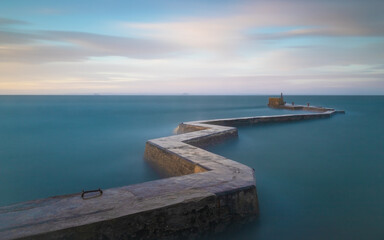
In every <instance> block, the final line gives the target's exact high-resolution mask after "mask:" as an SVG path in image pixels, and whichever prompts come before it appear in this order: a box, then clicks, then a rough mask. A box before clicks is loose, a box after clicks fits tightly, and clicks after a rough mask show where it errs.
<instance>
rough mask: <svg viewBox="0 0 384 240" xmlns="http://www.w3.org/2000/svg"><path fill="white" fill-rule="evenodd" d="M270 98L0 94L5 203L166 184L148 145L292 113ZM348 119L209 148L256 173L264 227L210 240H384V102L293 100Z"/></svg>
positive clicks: (249, 135) (269, 129)
mask: <svg viewBox="0 0 384 240" xmlns="http://www.w3.org/2000/svg"><path fill="white" fill-rule="evenodd" d="M267 100H268V97H266V96H230V97H228V96H0V193H1V194H0V205H8V204H12V203H15V202H19V201H26V200H32V199H37V198H44V197H48V196H53V195H58V194H67V193H74V192H79V191H81V190H82V189H93V188H99V187H101V188H103V189H105V188H110V187H117V186H123V185H128V184H133V183H139V182H144V181H149V180H154V179H157V178H159V176H158V175H157V174H156V173H155V172H154V171H153V170H152V169H151V168H150V167H149V166H147V165H146V164H145V162H144V161H143V159H142V156H143V153H144V147H145V141H146V140H148V139H152V138H157V137H163V136H168V135H170V134H172V130H173V129H174V128H175V127H176V126H177V125H178V124H179V123H180V122H183V121H191V120H199V119H212V118H226V117H242V116H257V115H275V114H286V113H292V112H290V111H284V110H273V109H268V108H266V103H267ZM286 100H287V101H288V102H291V101H295V102H296V103H306V102H310V103H311V104H313V105H320V106H327V107H334V108H337V109H343V110H346V111H347V114H346V115H337V116H334V117H332V118H330V119H322V120H313V121H306V122H296V123H284V124H265V125H259V126H253V127H242V128H240V129H239V138H238V139H234V140H230V141H227V142H225V143H222V144H219V145H216V146H212V147H210V148H209V150H211V151H213V152H216V153H218V154H221V155H223V156H226V157H228V158H231V159H233V160H236V161H239V162H242V163H244V164H246V165H249V166H251V167H253V168H255V170H256V179H257V188H258V194H259V201H260V212H261V213H260V216H259V218H258V220H257V221H254V222H252V223H250V224H247V225H245V226H243V227H242V228H240V229H238V228H236V229H234V228H232V229H228V230H227V231H226V232H225V233H224V234H219V235H215V236H213V237H211V238H213V239H253V238H254V239H384V174H383V173H384V150H383V149H384V127H383V126H382V121H383V120H382V119H384V109H383V106H384V97H335V96H332V97H329V96H288V97H287V98H286Z"/></svg>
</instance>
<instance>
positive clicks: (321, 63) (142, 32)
mask: <svg viewBox="0 0 384 240" xmlns="http://www.w3.org/2000/svg"><path fill="white" fill-rule="evenodd" d="M232 4H233V3H232ZM110 7H111V8H113V6H110ZM383 8H384V2H383V1H374V0H372V1H369V2H362V1H354V0H351V1H348V4H346V3H345V2H343V1H338V0H335V1H328V0H326V1H301V0H292V1H275V0H273V1H270V0H269V1H266V0H265V1H257V2H253V1H244V2H240V4H239V3H238V2H236V4H233V7H231V8H230V9H231V11H223V12H220V8H218V12H216V13H215V14H214V15H212V16H207V15H205V16H202V15H193V14H192V15H183V14H180V13H179V12H178V13H177V14H172V13H170V15H169V17H168V18H167V17H163V18H162V19H161V20H159V19H156V18H144V20H143V18H138V19H135V18H134V17H130V18H129V20H124V19H125V18H124V17H120V18H117V19H115V18H111V16H110V15H108V14H106V15H104V17H105V18H106V20H105V22H108V24H109V25H108V24H106V25H108V26H110V29H108V31H103V30H102V29H101V28H100V30H99V31H93V32H91V31H88V29H87V30H85V31H74V30H72V29H71V27H70V26H69V25H68V24H67V25H65V27H63V28H62V29H65V30H61V31H58V30H47V28H44V27H41V28H39V26H38V25H37V26H35V27H33V28H30V27H25V28H23V26H28V25H27V24H26V22H24V21H18V20H15V19H8V18H0V71H1V72H2V75H1V76H0V84H1V83H2V84H3V85H1V86H0V89H2V91H3V92H7V91H8V92H17V91H19V90H20V91H21V92H23V91H27V90H25V89H27V88H29V89H31V91H34V92H35V93H37V92H38V91H39V86H40V87H41V88H42V89H44V91H51V92H52V93H71V91H72V92H77V93H80V92H81V93H86V92H87V91H88V92H90V93H92V92H102V91H97V89H100V90H105V91H104V92H105V93H137V94H139V93H158V94H159V93H164V94H166V93H181V92H189V93H196V94H198V93H202V94H212V93H218V94H219V93H221V94H230V93H232V94H242V93H247V94H250V93H270V92H273V91H274V89H276V86H278V88H279V91H280V90H283V91H286V92H288V93H300V92H305V93H317V94H318V93H355V91H359V90H361V91H362V92H364V93H367V92H371V93H375V94H377V93H384V86H383V85H384V84H383V68H382V66H383V59H384V48H383V47H382V46H383V45H384V15H383V14H381V10H382V9H383ZM53 9H55V8H53ZM153 11H156V9H154V10H153ZM47 13H50V11H48V12H47ZM52 13H53V14H54V15H57V14H56V13H57V12H55V11H53V12H52ZM43 15H44V16H45V15H46V14H45V13H44V14H43ZM39 17H41V16H39ZM50 17H52V16H50ZM82 17H83V16H82ZM87 17H89V16H88V15H87V13H84V18H87ZM93 17H95V16H93ZM97 17H99V16H97ZM54 19H60V20H61V21H64V20H65V19H67V20H70V19H69V17H67V18H66V17H65V15H63V16H60V17H58V16H54ZM139 19H140V20H139ZM113 23H115V25H113ZM88 24H89V23H88ZM48 25H49V24H48ZM85 28H86V27H85ZM48 29H49V28H48ZM111 29H113V30H111ZM113 32H114V33H113ZM31 63H33V64H31ZM202 85H204V88H202V87H201V86H202ZM23 86H24V90H23ZM87 86H88V87H89V88H87ZM32 89H33V90H32ZM87 89H89V90H87ZM148 89H151V90H148ZM311 89H316V91H314V90H311ZM82 91H85V92H82ZM311 91H312V92H311Z"/></svg>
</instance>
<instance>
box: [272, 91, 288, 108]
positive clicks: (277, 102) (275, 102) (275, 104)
mask: <svg viewBox="0 0 384 240" xmlns="http://www.w3.org/2000/svg"><path fill="white" fill-rule="evenodd" d="M284 104H285V102H284V98H283V94H281V96H280V97H279V98H274V97H270V98H269V102H268V106H269V107H278V106H282V105H284Z"/></svg>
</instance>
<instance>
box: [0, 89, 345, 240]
mask: <svg viewBox="0 0 384 240" xmlns="http://www.w3.org/2000/svg"><path fill="white" fill-rule="evenodd" d="M269 106H270V107H276V106H277V107H276V108H284V109H290V110H306V111H311V112H313V113H308V114H290V115H278V116H258V117H244V118H228V119H214V120H203V121H193V122H186V123H181V124H180V125H179V126H178V127H177V128H176V129H175V132H176V135H172V136H169V137H163V138H158V139H152V140H148V141H147V143H146V147H145V152H144V157H145V159H146V160H147V161H148V162H150V163H151V164H153V165H155V166H157V167H158V168H159V169H162V170H163V171H165V172H166V174H167V175H168V176H170V177H168V178H164V179H160V180H155V181H150V182H145V183H140V184H135V185H128V186H124V187H119V188H111V189H106V190H104V191H101V190H99V191H100V196H99V197H96V198H90V199H88V200H84V199H83V198H82V197H81V196H82V194H81V193H79V194H71V195H63V196H57V197H51V198H46V199H41V200H34V201H30V202H24V203H19V204H14V205H11V206H6V207H0V239H4V240H8V239H55V238H57V239H162V238H166V237H170V236H175V235H177V236H186V237H187V236H190V235H191V234H192V235H194V234H200V233H203V232H205V231H207V230H212V229H214V230H220V229H223V228H224V227H225V226H227V225H228V224H230V223H232V222H234V221H235V222H236V221H246V220H249V219H252V218H254V217H255V216H257V215H258V213H259V205H258V197H257V190H256V181H255V173H254V170H253V169H252V168H250V167H248V166H246V165H243V164H241V163H238V162H236V161H233V160H230V159H227V158H225V157H222V156H219V155H217V154H214V153H211V152H209V151H206V150H204V149H202V148H201V147H204V146H207V145H210V144H214V143H217V142H220V141H223V140H225V139H228V138H233V137H237V135H238V131H237V128H236V126H240V125H252V124H259V123H269V122H290V121H298V120H307V119H316V118H326V117H330V116H332V115H333V114H334V113H337V112H340V111H336V110H334V109H330V108H320V107H311V106H309V105H308V106H306V107H305V106H300V105H298V106H292V105H287V104H286V103H285V102H284V101H283V99H282V96H281V99H277V100H276V99H275V100H271V99H270V101H269ZM83 194H84V192H83Z"/></svg>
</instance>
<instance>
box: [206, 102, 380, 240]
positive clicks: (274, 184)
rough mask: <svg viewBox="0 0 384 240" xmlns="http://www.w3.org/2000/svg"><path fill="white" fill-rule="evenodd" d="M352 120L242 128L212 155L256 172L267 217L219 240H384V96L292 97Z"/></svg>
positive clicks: (337, 117) (337, 118)
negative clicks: (342, 111)
mask: <svg viewBox="0 0 384 240" xmlns="http://www.w3.org/2000/svg"><path fill="white" fill-rule="evenodd" d="M288 99H292V101H295V102H303V103H305V102H307V101H309V102H311V103H313V104H315V105H323V106H328V107H334V108H336V109H343V110H346V114H345V115H335V116H333V117H332V118H330V119H319V120H311V121H302V122H292V123H283V124H281V123H279V124H264V125H259V126H253V127H241V128H239V138H238V139H234V140H231V141H227V142H225V143H222V144H220V145H216V146H212V147H210V148H209V150H210V151H213V152H215V153H218V154H220V155H223V156H226V157H228V158H230V159H233V160H236V161H239V162H242V163H244V164H246V165H248V166H250V167H253V168H254V169H255V174H256V181H257V191H258V197H259V202H260V216H259V218H258V220H257V221H255V222H253V223H250V224H247V225H245V226H243V227H241V228H240V229H229V230H228V231H226V232H225V233H224V234H220V235H218V236H216V237H213V239H250V238H251V239H319V240H320V239H348V240H351V239H378V240H379V239H380V240H382V239H384V126H383V123H384V122H383V119H384V97H314V96H311V97H301V96H300V97H298V96H295V97H287V100H288Z"/></svg>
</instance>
